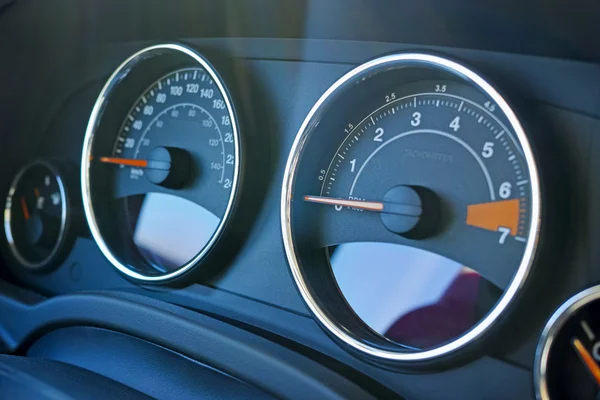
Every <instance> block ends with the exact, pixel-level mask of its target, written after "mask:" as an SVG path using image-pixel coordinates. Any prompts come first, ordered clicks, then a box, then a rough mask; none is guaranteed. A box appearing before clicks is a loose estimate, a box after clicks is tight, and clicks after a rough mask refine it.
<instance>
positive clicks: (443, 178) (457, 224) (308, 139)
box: [281, 54, 541, 365]
mask: <svg viewBox="0 0 600 400" xmlns="http://www.w3.org/2000/svg"><path fill="white" fill-rule="evenodd" d="M281 200H282V215H281V217H282V229H283V238H284V242H285V249H286V253H287V256H288V261H289V264H290V267H291V271H292V274H293V277H294V279H295V281H296V284H297V285H298V287H299V289H300V292H301V294H302V296H303V297H304V300H305V301H306V303H307V304H308V306H309V308H310V309H311V311H312V312H313V313H314V315H315V316H316V318H317V319H318V321H319V322H320V323H321V325H322V326H323V327H324V329H325V330H326V331H327V332H328V333H330V334H331V335H332V336H333V337H334V339H336V340H339V341H340V342H341V343H343V344H344V345H346V347H347V348H349V349H350V350H353V351H355V352H357V353H358V354H360V355H363V356H364V355H366V356H367V357H369V358H372V359H375V361H383V362H386V363H389V362H391V363H412V364H413V365H414V364H416V363H430V362H432V361H440V360H441V359H443V358H445V357H448V356H449V355H451V354H453V353H455V352H456V351H458V350H459V349H463V348H464V347H466V346H467V345H468V344H470V343H472V342H474V341H476V340H478V339H480V338H481V337H483V336H484V334H486V333H487V332H488V331H489V330H490V329H491V327H492V326H494V325H495V324H496V322H497V320H498V319H499V317H500V316H501V315H503V314H504V312H505V311H507V310H509V307H512V306H513V303H514V300H515V298H516V295H517V293H518V291H519V290H520V288H521V287H522V286H523V284H524V282H525V280H526V278H527V276H528V275H529V272H530V269H531V266H532V263H533V260H534V254H535V252H536V247H537V242H538V234H539V230H540V221H541V195H540V186H539V179H538V175H537V166H536V162H535V160H534V156H533V153H532V150H531V147H530V143H529V139H528V137H527V136H526V134H525V132H524V129H523V127H522V125H521V123H520V122H519V120H518V119H517V117H516V115H515V113H514V112H513V111H512V109H511V108H510V107H509V105H508V104H507V102H506V101H505V100H504V98H503V97H502V96H501V95H500V94H499V93H498V92H497V91H496V89H494V88H493V87H492V86H491V85H490V84H489V83H487V82H486V81H485V80H484V79H483V78H481V77H480V76H479V75H477V74H476V73H474V72H473V71H471V70H470V69H467V68H466V67H464V66H463V65H461V64H458V63H456V62H453V61H450V60H447V59H445V58H441V57H438V56H434V55H428V54H394V55H389V56H385V57H381V58H378V59H375V60H373V61H370V62H368V63H366V64H363V65H361V66H359V67H357V68H355V69H353V70H352V71H350V72H348V73H347V74H346V75H345V76H343V77H342V78H340V79H339V80H338V81H337V82H336V83H335V84H334V85H333V86H332V87H331V88H329V90H327V91H326V93H325V94H324V95H323V96H322V97H321V98H320V99H319V101H318V102H317V104H316V105H315V106H314V107H313V109H312V110H311V111H310V113H309V115H308V116H307V118H306V119H305V121H304V123H303V124H302V126H301V128H300V131H299V133H298V135H297V137H296V141H295V143H294V145H293V148H292V152H291V154H290V157H289V159H288V164H287V170H286V174H285V181H284V185H283V193H282V199H281Z"/></svg>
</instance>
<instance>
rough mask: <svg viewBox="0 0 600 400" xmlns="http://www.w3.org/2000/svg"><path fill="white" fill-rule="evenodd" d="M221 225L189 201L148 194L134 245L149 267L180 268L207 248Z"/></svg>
mask: <svg viewBox="0 0 600 400" xmlns="http://www.w3.org/2000/svg"><path fill="white" fill-rule="evenodd" d="M220 221H221V220H220V219H219V218H218V217H217V216H216V215H214V214H213V213H211V212H210V211H208V210H207V209H205V208H204V207H202V206H200V205H198V204H196V203H193V202H191V201H189V200H186V199H183V198H181V197H177V196H173V195H170V194H164V193H149V194H147V195H146V196H145V197H144V200H143V203H142V205H141V209H140V212H139V216H138V217H137V221H136V224H135V231H134V235H133V241H134V243H135V244H136V245H137V246H138V248H139V250H140V252H141V253H142V255H143V256H144V257H145V258H146V259H147V260H148V261H149V262H150V263H151V264H153V265H155V266H157V267H167V268H169V269H172V268H179V267H181V266H182V265H185V264H186V263H188V262H189V261H190V260H191V259H192V258H194V257H195V256H196V255H197V254H198V253H199V252H200V251H201V250H202V249H203V248H204V247H205V246H206V244H207V243H208V242H209V240H210V239H211V237H212V236H213V234H214V233H215V231H216V230H217V227H218V226H219V223H220Z"/></svg>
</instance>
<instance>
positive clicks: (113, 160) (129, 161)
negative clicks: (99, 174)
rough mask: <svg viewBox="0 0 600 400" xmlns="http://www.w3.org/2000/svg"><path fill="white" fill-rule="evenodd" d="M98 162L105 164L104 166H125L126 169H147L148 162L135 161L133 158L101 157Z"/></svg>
mask: <svg viewBox="0 0 600 400" xmlns="http://www.w3.org/2000/svg"><path fill="white" fill-rule="evenodd" d="M100 162H101V163H105V164H118V165H126V166H128V167H136V168H146V167H148V161H146V160H136V159H133V158H117V157H101V158H100Z"/></svg>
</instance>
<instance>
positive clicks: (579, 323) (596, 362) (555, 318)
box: [534, 286, 600, 400]
mask: <svg viewBox="0 0 600 400" xmlns="http://www.w3.org/2000/svg"><path fill="white" fill-rule="evenodd" d="M599 315H600V286H595V287H592V288H590V289H587V290H584V291H583V292H581V293H579V294H577V295H575V296H574V297H572V298H571V299H570V300H568V301H567V302H566V303H565V304H563V305H562V306H561V307H560V308H559V309H558V310H557V311H556V312H555V313H554V314H553V315H552V317H551V318H550V320H549V321H548V323H547V324H546V327H545V328H544V330H543V332H542V337H541V339H540V342H539V344H538V348H537V351H536V356H535V371H534V377H535V386H536V396H537V398H538V399H540V400H557V399H560V400H571V399H573V400H574V399H578V400H579V399H581V400H585V399H590V400H597V399H600V319H599V318H598V316H599Z"/></svg>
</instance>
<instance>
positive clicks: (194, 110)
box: [81, 44, 240, 282]
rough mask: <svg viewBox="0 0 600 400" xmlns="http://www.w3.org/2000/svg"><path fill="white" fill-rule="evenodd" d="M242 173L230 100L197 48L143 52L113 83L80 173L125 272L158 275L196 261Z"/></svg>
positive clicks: (97, 221) (87, 201)
mask: <svg viewBox="0 0 600 400" xmlns="http://www.w3.org/2000/svg"><path fill="white" fill-rule="evenodd" d="M239 175H240V138H239V133H238V123H237V119H236V115H235V112H234V109H233V104H232V101H231V98H230V97H229V94H228V92H227V89H226V87H225V85H224V83H223V81H222V80H221V78H220V77H219V75H217V72H216V71H215V69H214V68H213V67H212V65H211V64H209V62H208V61H207V60H206V59H204V57H202V56H201V55H200V54H198V53H197V52H196V51H194V50H192V49H190V48H187V47H184V46H180V45H175V44H167V45H158V46H153V47H150V48H147V49H144V50H142V51H140V52H138V53H136V54H134V55H133V56H132V57H130V58H129V59H128V60H126V61H125V62H124V63H123V64H122V65H121V66H120V67H119V68H118V69H117V71H116V72H115V73H114V74H113V75H112V77H111V78H110V79H109V81H108V82H107V83H106V86H105V87H104V89H103V90H102V93H101V94H100V97H99V99H98V102H97V103H96V106H95V108H94V110H93V112H92V116H91V119H90V122H89V125H88V130H87V133H86V137H85V143H84V151H83V159H82V175H81V178H82V187H83V199H84V208H85V213H86V217H87V220H88V223H89V225H90V228H91V231H92V234H93V236H94V239H95V240H96V242H97V243H98V245H99V247H100V249H101V250H102V252H103V253H104V255H105V256H106V257H107V258H108V260H109V261H110V262H111V263H112V264H113V265H114V266H115V267H116V268H118V269H119V270H120V271H121V272H123V273H124V274H126V275H128V276H129V277H132V278H135V279H138V280H142V281H154V282H157V281H165V280H168V279H172V278H175V277H178V276H180V275H182V274H183V273H185V272H186V271H189V270H190V269H192V268H193V267H194V266H196V265H197V264H198V263H199V262H200V261H201V260H203V259H204V257H206V256H207V254H208V253H209V252H210V251H211V249H212V248H213V245H214V244H215V243H216V242H217V240H218V239H219V238H220V236H221V234H222V232H223V229H224V228H225V226H226V224H227V222H228V219H229V216H230V214H231V211H232V207H233V204H234V200H235V197H236V192H237V187H238V180H239Z"/></svg>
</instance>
